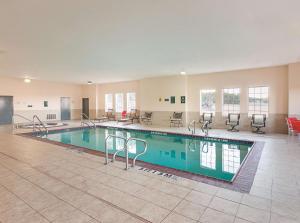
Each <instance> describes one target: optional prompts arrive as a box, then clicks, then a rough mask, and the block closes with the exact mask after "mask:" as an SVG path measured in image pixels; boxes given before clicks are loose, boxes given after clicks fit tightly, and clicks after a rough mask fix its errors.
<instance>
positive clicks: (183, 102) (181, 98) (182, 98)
mask: <svg viewBox="0 0 300 223" xmlns="http://www.w3.org/2000/svg"><path fill="white" fill-rule="evenodd" d="M180 102H181V104H185V96H181V97H180Z"/></svg>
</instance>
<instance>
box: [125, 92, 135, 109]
mask: <svg viewBox="0 0 300 223" xmlns="http://www.w3.org/2000/svg"><path fill="white" fill-rule="evenodd" d="M131 97H133V98H134V100H130V98H131ZM126 103H127V112H130V111H131V110H133V109H136V93H135V92H128V93H127V94H126Z"/></svg>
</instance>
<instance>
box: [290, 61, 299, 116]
mask: <svg viewBox="0 0 300 223" xmlns="http://www.w3.org/2000/svg"><path fill="white" fill-rule="evenodd" d="M288 68H289V85H288V87H289V116H291V117H292V116H296V117H298V118H300V99H299V98H300V63H294V64H289V66H288Z"/></svg>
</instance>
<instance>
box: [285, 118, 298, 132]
mask: <svg viewBox="0 0 300 223" xmlns="http://www.w3.org/2000/svg"><path fill="white" fill-rule="evenodd" d="M286 121H287V125H288V130H289V135H296V134H299V133H300V120H298V119H297V118H293V117H291V118H287V119H286Z"/></svg>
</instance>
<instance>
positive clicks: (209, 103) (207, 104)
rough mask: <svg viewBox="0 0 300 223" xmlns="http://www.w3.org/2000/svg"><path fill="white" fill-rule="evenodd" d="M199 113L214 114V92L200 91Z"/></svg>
mask: <svg viewBox="0 0 300 223" xmlns="http://www.w3.org/2000/svg"><path fill="white" fill-rule="evenodd" d="M200 112H201V114H203V113H204V112H207V113H213V114H215V112H216V90H201V91H200Z"/></svg>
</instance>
